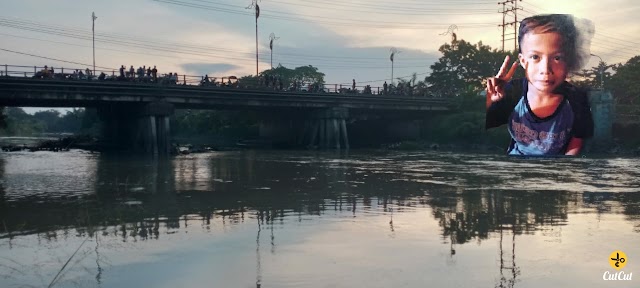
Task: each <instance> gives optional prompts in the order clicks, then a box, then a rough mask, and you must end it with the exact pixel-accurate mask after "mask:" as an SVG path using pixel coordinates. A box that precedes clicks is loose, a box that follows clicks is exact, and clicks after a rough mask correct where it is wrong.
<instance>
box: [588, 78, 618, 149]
mask: <svg viewBox="0 0 640 288" xmlns="http://www.w3.org/2000/svg"><path fill="white" fill-rule="evenodd" d="M588 95H589V101H590V103H591V114H592V116H593V124H594V131H593V138H592V139H590V140H589V141H588V142H587V145H586V148H587V149H586V150H587V151H589V150H592V149H593V148H596V149H598V148H608V147H609V146H610V144H612V143H613V140H612V138H613V137H612V131H613V122H614V119H615V117H614V113H615V111H614V105H613V96H612V95H611V93H610V92H608V91H603V90H591V91H589V94H588Z"/></svg>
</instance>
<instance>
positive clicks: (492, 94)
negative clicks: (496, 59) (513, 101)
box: [487, 55, 518, 107]
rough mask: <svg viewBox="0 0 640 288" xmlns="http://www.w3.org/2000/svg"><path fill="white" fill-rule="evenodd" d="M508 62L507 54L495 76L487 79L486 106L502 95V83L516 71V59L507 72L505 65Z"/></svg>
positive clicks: (509, 79)
mask: <svg viewBox="0 0 640 288" xmlns="http://www.w3.org/2000/svg"><path fill="white" fill-rule="evenodd" d="M508 64H509V55H507V56H506V57H504V62H503V63H502V66H501V67H500V71H498V74H497V75H496V76H495V77H491V78H489V79H487V107H488V106H490V105H491V103H492V102H496V101H498V100H500V99H502V97H504V85H505V84H507V82H509V81H511V77H513V74H515V73H516V68H518V61H515V62H513V65H511V68H509V71H508V72H507V65H508Z"/></svg>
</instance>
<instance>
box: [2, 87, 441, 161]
mask: <svg viewBox="0 0 640 288" xmlns="http://www.w3.org/2000/svg"><path fill="white" fill-rule="evenodd" d="M0 106H17V107H95V108H97V110H98V113H99V115H100V117H101V119H102V121H103V123H104V124H105V127H104V128H105V129H104V137H105V138H107V139H111V140H115V141H117V142H118V143H121V144H123V145H131V147H135V148H136V149H137V150H143V151H147V152H148V153H152V154H155V155H164V154H168V153H169V149H170V142H169V141H170V139H169V135H170V127H169V117H170V116H171V115H172V114H173V112H174V109H216V110H225V109H251V110H256V111H258V113H259V115H261V117H262V118H263V121H262V123H261V127H260V134H261V136H265V137H268V138H271V139H274V140H284V141H288V142H295V143H297V144H301V145H308V146H316V147H320V148H337V149H340V148H348V147H349V136H348V135H349V133H348V132H347V122H348V121H349V120H354V119H384V120H385V121H380V123H381V124H380V125H381V126H379V127H376V129H375V130H376V133H385V134H387V135H389V136H394V135H395V136H398V137H402V136H406V135H410V134H415V133H417V132H418V128H419V127H418V126H417V125H415V124H412V121H415V120H417V119H424V118H425V117H426V116H429V115H433V113H437V112H446V111H448V110H450V109H451V107H450V103H449V101H448V100H446V99H442V98H414V97H402V96H398V95H393V96H383V95H367V94H335V93H319V94H315V93H307V92H302V93H301V92H282V91H272V90H254V89H243V88H231V87H199V86H190V85H184V86H183V85H159V84H143V83H130V82H106V81H78V80H52V79H33V78H22V77H0Z"/></svg>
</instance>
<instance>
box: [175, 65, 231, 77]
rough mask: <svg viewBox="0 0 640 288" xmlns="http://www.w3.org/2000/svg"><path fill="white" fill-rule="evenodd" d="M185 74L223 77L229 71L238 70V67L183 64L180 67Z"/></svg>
mask: <svg viewBox="0 0 640 288" xmlns="http://www.w3.org/2000/svg"><path fill="white" fill-rule="evenodd" d="M180 67H181V68H182V69H184V71H185V72H186V73H187V74H194V75H205V74H209V75H223V74H228V72H229V71H232V70H235V69H240V68H241V67H240V66H237V65H233V64H226V63H214V64H209V63H185V64H182V65H180Z"/></svg>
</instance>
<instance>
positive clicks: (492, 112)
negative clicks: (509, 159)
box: [486, 79, 593, 155]
mask: <svg viewBox="0 0 640 288" xmlns="http://www.w3.org/2000/svg"><path fill="white" fill-rule="evenodd" d="M527 89H528V81H527V80H526V79H516V80H512V81H511V82H509V83H508V84H507V85H506V87H505V97H503V98H502V99H501V100H500V101H497V102H495V103H492V105H491V106H490V107H489V108H488V109H487V118H486V128H487V129H488V128H492V127H498V126H501V125H503V124H507V125H508V130H509V134H510V135H511V138H512V140H511V145H509V149H508V151H507V153H508V154H510V155H562V154H564V153H565V152H566V149H567V145H568V144H569V141H570V140H571V138H572V137H576V138H589V137H591V136H593V118H592V116H591V108H590V105H589V101H588V99H587V95H586V92H584V91H581V90H579V89H577V88H576V87H575V86H573V85H571V84H569V83H568V82H564V83H563V84H562V85H561V86H560V87H559V88H558V90H557V93H559V94H561V95H563V96H564V99H563V100H562V102H561V103H560V105H558V107H557V108H556V111H555V112H554V113H553V114H552V115H551V116H548V117H545V118H539V117H537V116H536V115H535V114H533V113H532V112H531V107H530V106H529V102H528V101H527V100H528V99H527V97H526V95H527Z"/></svg>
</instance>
